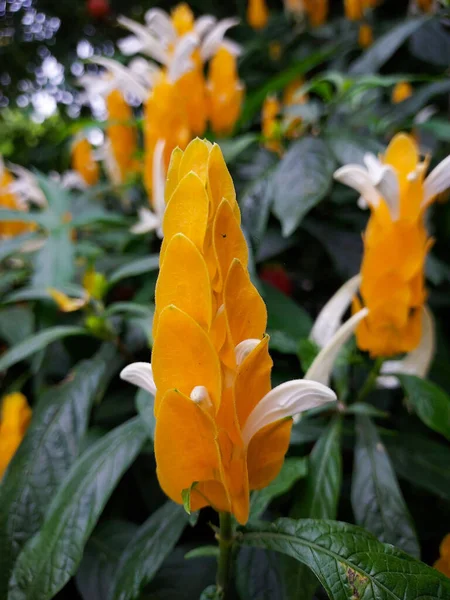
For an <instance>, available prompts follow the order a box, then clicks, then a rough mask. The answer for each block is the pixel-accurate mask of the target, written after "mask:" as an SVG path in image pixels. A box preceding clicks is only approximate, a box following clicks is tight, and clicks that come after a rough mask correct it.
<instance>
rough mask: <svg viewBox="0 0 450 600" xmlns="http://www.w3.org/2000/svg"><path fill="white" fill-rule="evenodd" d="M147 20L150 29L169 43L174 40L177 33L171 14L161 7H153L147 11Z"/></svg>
mask: <svg viewBox="0 0 450 600" xmlns="http://www.w3.org/2000/svg"><path fill="white" fill-rule="evenodd" d="M144 18H145V22H146V23H147V25H148V27H149V29H151V30H152V31H154V32H155V33H157V34H158V36H159V38H160V39H161V40H164V41H165V42H166V43H167V44H168V43H170V42H173V41H174V40H175V39H176V37H177V33H176V31H175V28H174V26H173V25H172V21H171V19H170V17H169V15H168V14H167V13H166V12H165V11H164V10H162V9H161V8H151V9H150V10H148V11H147V12H146V13H145V17H144Z"/></svg>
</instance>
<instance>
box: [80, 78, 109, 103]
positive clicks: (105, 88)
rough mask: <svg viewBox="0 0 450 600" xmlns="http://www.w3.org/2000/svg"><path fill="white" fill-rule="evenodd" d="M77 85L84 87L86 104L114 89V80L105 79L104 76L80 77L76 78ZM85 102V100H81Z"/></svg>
mask: <svg viewBox="0 0 450 600" xmlns="http://www.w3.org/2000/svg"><path fill="white" fill-rule="evenodd" d="M78 85H81V86H82V87H84V89H85V91H86V97H87V100H88V102H92V101H93V100H95V98H96V97H97V96H101V97H103V98H104V97H105V96H106V95H107V94H109V92H110V91H111V90H113V89H114V86H115V80H114V79H113V78H112V77H105V74H103V73H102V74H98V75H82V76H81V77H79V78H78ZM83 102H86V98H83Z"/></svg>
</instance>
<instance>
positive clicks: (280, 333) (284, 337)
mask: <svg viewBox="0 0 450 600" xmlns="http://www.w3.org/2000/svg"><path fill="white" fill-rule="evenodd" d="M262 295H263V298H264V300H265V302H266V305H267V312H268V321H267V333H268V334H269V335H270V347H271V348H273V349H275V350H278V351H279V352H284V353H286V354H297V350H298V342H299V340H300V339H301V338H305V337H307V336H308V335H309V332H310V331H311V327H312V321H311V317H310V316H309V315H308V313H307V312H306V311H304V310H303V308H301V307H300V306H299V305H298V304H296V303H295V302H294V301H293V300H291V299H290V298H289V297H288V296H286V295H285V294H283V293H282V292H280V291H279V290H277V289H276V288H275V287H273V286H272V285H269V284H266V283H263V284H262Z"/></svg>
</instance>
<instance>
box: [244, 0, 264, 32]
mask: <svg viewBox="0 0 450 600" xmlns="http://www.w3.org/2000/svg"><path fill="white" fill-rule="evenodd" d="M268 20H269V9H268V8H267V4H266V0H249V1H248V5H247V21H248V24H249V25H250V27H253V29H264V27H265V26H266V25H267V21H268Z"/></svg>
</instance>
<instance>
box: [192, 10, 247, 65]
mask: <svg viewBox="0 0 450 600" xmlns="http://www.w3.org/2000/svg"><path fill="white" fill-rule="evenodd" d="M238 24H239V19H234V18H230V19H222V21H219V22H218V23H217V24H216V25H215V26H214V27H213V28H212V29H211V31H210V32H209V33H208V34H207V36H206V37H205V39H204V40H203V41H202V47H201V49H200V54H201V57H202V59H203V60H209V59H210V58H211V57H212V56H214V54H215V53H216V52H217V50H218V49H219V47H220V45H221V44H222V41H223V38H224V36H225V33H226V32H227V31H228V30H229V29H230V27H235V26H236V25H238Z"/></svg>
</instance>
